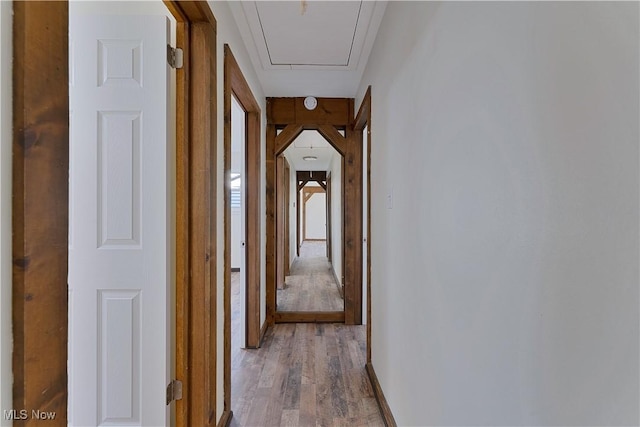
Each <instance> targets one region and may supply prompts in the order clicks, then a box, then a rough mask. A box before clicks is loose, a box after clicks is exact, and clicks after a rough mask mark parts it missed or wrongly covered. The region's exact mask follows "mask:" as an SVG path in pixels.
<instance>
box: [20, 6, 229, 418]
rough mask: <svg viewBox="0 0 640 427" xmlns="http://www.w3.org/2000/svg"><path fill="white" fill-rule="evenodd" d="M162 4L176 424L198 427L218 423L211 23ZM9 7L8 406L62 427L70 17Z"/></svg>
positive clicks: (51, 9) (55, 9)
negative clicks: (166, 18)
mask: <svg viewBox="0 0 640 427" xmlns="http://www.w3.org/2000/svg"><path fill="white" fill-rule="evenodd" d="M164 3H165V5H166V6H167V8H168V9H169V11H170V12H171V13H172V14H173V15H174V16H175V18H176V20H177V45H178V47H181V48H182V49H183V50H184V52H185V58H186V61H185V64H184V67H183V68H182V69H181V70H178V71H177V74H176V80H177V117H176V120H177V123H176V128H177V138H176V140H177V141H176V158H177V160H176V162H177V163H176V255H177V259H176V366H175V369H176V377H177V378H178V379H180V380H182V383H183V398H182V400H179V401H178V402H177V404H176V425H177V426H180V427H181V426H189V425H207V426H209V425H215V422H216V419H217V418H218V417H217V416H216V415H217V414H216V369H215V354H216V341H217V339H216V332H217V329H216V287H215V277H216V274H215V269H216V262H215V259H216V256H215V255H216V254H215V247H216V245H215V236H216V209H215V201H216V199H215V196H214V194H215V188H216V183H215V180H216V175H215V169H216V168H215V165H216V162H215V160H216V159H215V156H216V144H215V141H216V121H217V120H216V119H217V113H216V103H215V102H213V103H212V102H211V99H216V20H215V18H214V16H213V13H212V12H211V9H210V8H209V6H208V4H207V3H206V2H201V1H177V0H165V1H164ZM13 11H14V23H13V126H14V133H13V160H12V164H13V187H12V193H13V202H12V218H13V224H12V231H13V243H12V251H13V280H12V282H13V284H12V292H13V297H12V320H13V345H14V352H13V376H14V385H13V404H14V407H16V408H34V409H36V408H37V409H41V410H46V411H54V412H56V414H57V415H56V420H57V422H59V423H66V422H67V418H68V414H67V397H68V385H67V358H68V355H67V340H68V329H67V323H68V303H67V298H68V295H67V272H68V267H67V265H68V231H69V222H68V218H69V208H68V198H69V101H68V94H69V86H68V81H69V79H68V71H69V70H68V63H69V62H68V60H69V52H68V46H69V41H68V28H69V20H68V18H69V9H68V3H67V2H65V1H58V2H24V1H17V2H14V4H13ZM203 230H204V231H205V232H204V233H203ZM210 356H213V357H214V359H213V363H211V360H207V358H209V357H210ZM212 367H213V369H212ZM192 390H198V393H195V392H192ZM204 390H209V391H210V392H209V393H204V392H202V391H204ZM230 416H231V413H230V412H228V411H225V412H224V413H223V414H222V415H221V420H220V424H226V423H227V422H228V420H229V419H230ZM26 423H27V422H26V421H14V425H16V426H17V425H24V424H26Z"/></svg>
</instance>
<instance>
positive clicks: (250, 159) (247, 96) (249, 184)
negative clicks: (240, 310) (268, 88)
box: [219, 44, 261, 425]
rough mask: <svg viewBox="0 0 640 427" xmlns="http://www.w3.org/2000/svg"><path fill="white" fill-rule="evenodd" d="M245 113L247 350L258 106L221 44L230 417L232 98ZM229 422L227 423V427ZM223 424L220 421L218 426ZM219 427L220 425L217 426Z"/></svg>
mask: <svg viewBox="0 0 640 427" xmlns="http://www.w3.org/2000/svg"><path fill="white" fill-rule="evenodd" d="M232 95H233V96H234V97H235V98H236V100H237V101H238V103H239V104H240V105H241V107H242V109H243V110H244V111H245V113H246V130H247V132H246V140H245V150H244V152H245V162H244V163H245V168H244V171H243V172H242V174H243V179H244V180H245V197H244V200H245V206H243V208H244V209H245V220H246V225H245V226H246V235H247V236H255V237H252V238H247V239H246V242H245V247H244V250H245V258H246V263H245V266H246V268H245V271H243V272H241V274H244V275H245V286H246V293H245V294H246V313H245V314H246V331H245V332H246V335H245V336H246V343H245V345H246V347H247V348H258V347H259V346H260V342H261V333H260V246H261V245H260V145H261V143H260V142H261V139H260V135H261V129H260V116H261V112H260V107H259V105H258V102H257V101H256V99H255V97H254V95H253V93H252V92H251V88H250V87H249V84H248V83H247V81H246V79H245V77H244V75H243V74H242V70H241V69H240V66H239V65H238V62H237V61H236V59H235V57H234V56H233V52H232V51H231V48H230V47H229V45H227V44H225V45H224V177H225V178H224V179H225V182H224V265H225V270H224V362H223V371H224V381H223V383H224V385H223V388H224V411H225V412H224V413H223V415H222V416H223V418H224V417H225V414H230V415H231V186H230V184H231V181H230V174H231V134H232V130H231V125H232V123H231V99H232V98H231V97H232ZM230 421H231V418H230V416H229V419H228V420H227V424H225V425H228V423H229V422H230ZM221 423H222V420H221V422H220V424H221ZM220 424H219V425H220Z"/></svg>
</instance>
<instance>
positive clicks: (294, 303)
mask: <svg viewBox="0 0 640 427" xmlns="http://www.w3.org/2000/svg"><path fill="white" fill-rule="evenodd" d="M325 253H326V243H325V242H310V241H305V242H304V243H303V244H302V246H301V248H300V257H298V258H297V259H296V260H295V261H294V263H293V265H292V266H291V271H290V272H289V276H287V277H286V279H285V283H286V287H285V289H279V290H278V291H277V292H278V311H342V310H344V300H343V299H342V297H341V296H340V291H339V290H338V285H337V283H336V281H335V278H334V276H333V273H332V270H331V269H332V267H331V264H330V263H329V261H328V260H327V257H326V255H325Z"/></svg>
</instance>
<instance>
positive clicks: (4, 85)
mask: <svg viewBox="0 0 640 427" xmlns="http://www.w3.org/2000/svg"><path fill="white" fill-rule="evenodd" d="M11 17H12V4H11V2H7V1H0V70H1V72H2V73H1V74H0V417H1V418H0V425H2V426H9V425H11V421H9V420H5V419H4V417H2V416H1V415H2V411H3V410H5V409H11V408H12V396H11V388H12V385H13V374H12V372H11V354H12V350H13V341H12V337H11V139H12V134H11V128H12V121H11V108H12V107H11V99H12V94H11V91H12V89H11V70H12V65H11V63H12V60H11V57H12V49H11V40H12V37H11V34H12V31H11V28H12V19H11Z"/></svg>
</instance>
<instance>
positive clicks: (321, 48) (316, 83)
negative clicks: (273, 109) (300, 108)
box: [229, 0, 386, 97]
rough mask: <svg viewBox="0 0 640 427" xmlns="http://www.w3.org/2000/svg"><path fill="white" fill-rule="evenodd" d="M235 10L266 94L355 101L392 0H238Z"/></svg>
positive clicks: (231, 6) (237, 21)
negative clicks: (370, 54) (388, 4)
mask: <svg viewBox="0 0 640 427" xmlns="http://www.w3.org/2000/svg"><path fill="white" fill-rule="evenodd" d="M229 6H230V8H231V11H232V13H233V16H234V18H235V20H236V23H237V25H238V28H239V30H240V33H241V35H242V39H243V41H244V44H245V46H246V48H247V51H248V52H249V55H250V57H251V61H252V62H253V66H254V68H255V69H256V72H257V74H258V78H259V80H260V83H261V84H262V88H263V90H264V92H265V95H266V96H279V97H288V96H309V95H311V96H316V97H353V96H355V94H356V91H357V88H358V85H359V83H360V79H361V77H362V72H363V71H364V68H365V66H366V63H367V60H368V58H369V53H370V52H371V47H372V46H373V42H374V39H375V36H376V33H377V31H378V27H379V26H380V21H381V20H382V16H383V15H384V10H385V8H386V1H353V0H342V1H340V0H339V1H314V0H307V1H304V2H303V1H297V0H294V1H238V2H230V3H229Z"/></svg>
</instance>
